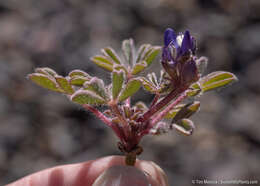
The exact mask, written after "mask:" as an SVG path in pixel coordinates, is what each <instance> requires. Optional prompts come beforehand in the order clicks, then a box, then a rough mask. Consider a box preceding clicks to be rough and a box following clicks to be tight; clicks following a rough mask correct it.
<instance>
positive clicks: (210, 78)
mask: <svg viewBox="0 0 260 186" xmlns="http://www.w3.org/2000/svg"><path fill="white" fill-rule="evenodd" d="M235 81H237V77H236V76H235V75H234V74H232V73H230V72H224V71H217V72H213V73H210V74H208V75H207V76H205V77H203V78H201V80H200V81H199V83H200V85H201V88H202V91H203V92H207V91H209V90H214V89H217V88H220V87H223V86H226V85H228V84H230V83H233V82H235Z"/></svg>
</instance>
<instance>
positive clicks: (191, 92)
mask: <svg viewBox="0 0 260 186" xmlns="http://www.w3.org/2000/svg"><path fill="white" fill-rule="evenodd" d="M200 92H201V88H200V85H199V83H198V82H196V83H193V84H192V85H191V86H190V87H189V89H188V90H187V95H188V96H189V97H193V96H197V95H198V94H199V93H200Z"/></svg>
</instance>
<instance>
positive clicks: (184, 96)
mask: <svg viewBox="0 0 260 186" xmlns="http://www.w3.org/2000/svg"><path fill="white" fill-rule="evenodd" d="M186 97H187V93H186V92H183V93H182V94H181V95H180V96H179V97H178V98H177V99H176V100H175V101H173V102H172V103H170V104H169V105H168V106H167V107H166V108H165V109H163V111H162V112H160V113H158V114H157V115H156V116H155V117H153V118H152V121H151V123H150V127H149V128H152V127H154V126H155V125H156V123H158V122H159V121H160V120H162V119H163V118H164V116H166V115H167V114H168V112H169V111H170V110H172V109H173V107H175V106H176V105H177V104H179V103H180V102H181V101H183V100H184V99H185V98H186Z"/></svg>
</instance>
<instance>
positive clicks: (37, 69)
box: [35, 67, 58, 77]
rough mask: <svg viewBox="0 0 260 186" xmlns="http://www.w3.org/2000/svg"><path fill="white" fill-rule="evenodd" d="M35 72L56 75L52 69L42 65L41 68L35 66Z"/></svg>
mask: <svg viewBox="0 0 260 186" xmlns="http://www.w3.org/2000/svg"><path fill="white" fill-rule="evenodd" d="M35 72H37V73H41V74H45V75H47V76H51V77H54V76H55V75H58V74H57V73H56V72H55V71H54V70H52V69H51V68H48V67H43V68H36V69H35Z"/></svg>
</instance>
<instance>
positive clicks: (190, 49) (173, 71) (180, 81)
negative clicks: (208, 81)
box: [162, 28, 198, 86]
mask: <svg viewBox="0 0 260 186" xmlns="http://www.w3.org/2000/svg"><path fill="white" fill-rule="evenodd" d="M195 52H196V42H195V39H194V37H192V36H191V35H190V32H189V31H185V32H184V34H182V33H180V34H179V35H176V34H175V32H174V30H173V29H171V28H167V29H166V31H165V33H164V47H163V53H162V65H163V68H164V69H165V71H166V72H167V73H168V74H169V76H170V77H171V79H172V82H173V84H174V86H180V85H189V84H191V83H192V82H194V81H196V80H198V70H197V67H196V63H195V59H196V57H195Z"/></svg>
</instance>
